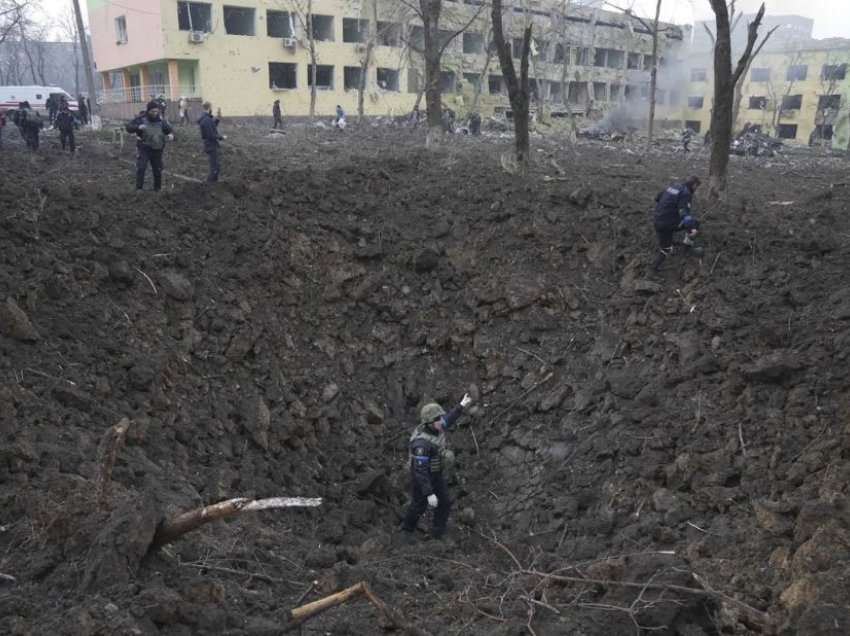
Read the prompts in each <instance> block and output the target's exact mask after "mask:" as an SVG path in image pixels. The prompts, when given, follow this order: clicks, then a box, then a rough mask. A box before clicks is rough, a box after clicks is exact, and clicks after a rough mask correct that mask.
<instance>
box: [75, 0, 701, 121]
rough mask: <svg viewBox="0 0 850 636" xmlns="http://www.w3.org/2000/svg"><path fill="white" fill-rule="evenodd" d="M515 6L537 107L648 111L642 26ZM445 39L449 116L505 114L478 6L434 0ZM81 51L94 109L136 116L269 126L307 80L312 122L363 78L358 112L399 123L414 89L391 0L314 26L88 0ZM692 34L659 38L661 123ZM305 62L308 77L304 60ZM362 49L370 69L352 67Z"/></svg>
mask: <svg viewBox="0 0 850 636" xmlns="http://www.w3.org/2000/svg"><path fill="white" fill-rule="evenodd" d="M564 4H565V3H563V2H558V1H556V0H552V1H547V0H518V1H516V2H514V3H513V5H512V6H509V7H508V8H507V9H506V14H505V17H504V23H505V27H506V32H507V33H510V34H511V37H512V42H511V43H512V48H513V51H514V55H515V56H516V55H518V54H519V43H520V42H519V38H520V37H521V35H522V31H523V28H524V26H525V25H526V24H527V23H528V22H529V21H531V22H533V23H534V27H535V28H534V46H533V53H534V55H533V57H532V60H531V74H532V76H533V77H534V80H533V81H532V87H531V88H532V92H533V93H534V100H535V107H541V106H542V107H543V108H545V109H547V110H551V111H553V112H555V113H573V114H580V115H582V116H589V117H595V116H597V115H599V114H600V113H603V112H604V111H606V110H610V109H611V108H613V107H614V106H616V105H619V104H627V105H628V107H629V108H633V109H634V111H635V113H636V114H637V113H638V112H639V111H640V110H641V109H642V108H643V106H642V105H643V104H646V103H647V102H648V96H649V71H650V69H651V67H652V65H653V57H652V28H651V22H650V21H648V20H647V21H643V20H640V19H638V18H636V17H634V16H632V15H628V14H623V13H617V12H611V11H604V10H601V9H600V8H599V6H600V3H598V2H591V3H581V4H580V6H579V3H567V7H566V10H564V9H563V7H564ZM443 5H444V8H443V13H442V17H441V25H440V26H441V29H442V32H443V34H444V36H445V37H448V36H449V35H450V34H452V33H454V32H455V31H457V30H458V29H459V28H460V27H462V26H463V25H465V24H467V23H469V21H470V19H471V18H473V17H474V18H475V19H474V20H472V22H471V24H470V25H469V27H468V28H467V29H466V31H465V32H464V33H462V34H460V35H459V36H458V37H457V38H455V39H454V40H453V41H452V42H451V43H450V44H449V45H448V46H447V48H446V50H445V54H444V56H443V70H442V77H441V82H442V87H443V90H444V93H445V97H444V101H445V103H446V104H447V105H450V106H451V107H452V108H455V109H456V110H458V111H459V112H460V113H461V114H463V113H464V112H465V110H468V108H469V107H470V105H471V104H472V103H473V102H476V103H477V105H478V110H480V111H481V112H482V113H484V114H490V113H492V112H496V111H500V110H504V109H506V108H507V105H508V100H507V92H506V87H505V83H504V81H503V78H502V74H501V69H500V67H499V62H498V58H497V56H496V54H495V51H494V49H493V46H492V43H491V41H490V37H491V34H492V29H491V25H490V15H489V9H487V8H484V7H483V6H482V4H481V3H480V2H478V1H476V0H464V1H463V2H461V1H459V0H455V1H451V0H445V1H444V3H443ZM88 6H89V15H90V16H91V30H92V42H93V48H94V56H95V61H96V64H97V68H98V70H99V72H100V77H101V81H102V84H103V89H104V96H105V98H104V102H105V111H106V113H107V114H114V115H116V116H123V115H129V114H132V113H134V112H137V107H138V104H139V103H141V102H144V101H145V100H146V99H147V98H148V97H149V96H150V95H154V94H164V95H166V96H167V97H170V98H171V99H177V98H178V97H180V96H186V97H189V98H203V99H209V100H211V101H212V102H214V103H215V104H216V106H220V107H221V108H222V109H223V111H224V112H226V113H227V114H229V115H236V116H251V115H267V114H268V113H269V109H270V104H271V103H272V102H273V101H274V100H275V99H280V100H281V102H282V104H283V106H284V111H285V112H286V113H287V114H288V115H306V114H308V113H309V108H310V93H311V86H312V84H313V83H314V82H315V84H316V89H317V90H316V92H317V108H316V110H317V112H318V113H319V114H330V113H332V112H333V111H334V108H335V106H336V105H337V104H340V105H342V106H343V108H345V109H346V110H349V111H351V110H355V109H356V106H357V89H358V88H359V86H360V84H361V80H362V78H363V74H364V73H365V74H366V77H365V87H366V89H365V92H366V99H365V111H366V113H367V114H370V115H387V114H398V113H402V112H408V111H409V110H410V109H412V107H413V105H414V104H415V103H416V101H417V98H418V96H419V94H420V93H421V91H422V89H423V86H424V72H423V64H422V55H421V49H422V44H423V40H424V38H423V32H422V25H421V22H420V21H419V20H418V19H417V18H416V16H415V14H414V13H413V12H412V11H411V10H410V9H409V8H408V7H407V6H405V4H404V3H400V2H397V1H396V0H375V4H374V5H373V0H313V2H312V15H310V16H308V15H307V14H306V13H305V11H304V3H302V2H297V1H295V0H256V1H254V2H251V1H246V0H240V2H239V3H238V4H233V3H232V0H224V1H221V0H214V1H212V2H201V1H198V2H195V1H193V2H186V1H183V0H164V2H161V3H159V4H154V5H150V3H147V2H144V3H143V2H142V0H125V1H124V2H123V3H122V4H120V5H119V4H115V3H106V2H103V1H102V0H89V4H88ZM689 41H690V27H680V26H677V25H673V24H661V25H660V29H659V49H658V50H659V55H658V57H659V65H660V67H661V69H662V71H661V75H660V76H661V78H662V80H661V83H660V84H659V91H658V96H657V97H658V103H659V119H661V120H662V121H663V120H664V119H665V118H666V117H667V116H668V115H670V116H672V114H675V121H674V122H671V125H676V126H679V125H681V120H680V119H679V114H680V112H681V108H682V100H683V98H684V97H683V95H682V94H681V92H680V91H678V90H677V88H676V86H675V85H670V86H666V85H665V83H664V77H665V76H666V75H665V73H664V69H665V68H666V67H668V66H677V65H679V64H681V62H682V60H683V59H684V57H685V55H686V51H685V47H686V46H687V43H688V42H689ZM311 45H312V47H314V49H315V52H316V56H315V59H316V68H315V73H314V72H311V66H312V65H311V55H310V49H311ZM369 50H371V55H370V63H369V65H368V67H364V64H363V60H364V57H365V56H366V54H367V51H369Z"/></svg>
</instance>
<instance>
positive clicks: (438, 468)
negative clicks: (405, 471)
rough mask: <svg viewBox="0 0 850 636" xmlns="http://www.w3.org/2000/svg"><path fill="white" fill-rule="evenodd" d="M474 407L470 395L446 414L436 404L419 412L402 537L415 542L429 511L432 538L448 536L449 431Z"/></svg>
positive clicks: (412, 450)
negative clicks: (422, 519) (417, 532)
mask: <svg viewBox="0 0 850 636" xmlns="http://www.w3.org/2000/svg"><path fill="white" fill-rule="evenodd" d="M470 404H472V398H471V397H469V394H468V393H467V394H466V395H464V396H463V399H462V400H461V401H460V404H458V405H457V406H456V407H454V408H453V409H452V410H451V411H449V412H448V413H446V411H445V410H443V407H442V406H440V405H439V404H437V403H436V402H429V403H428V404H426V405H425V406H423V407H422V410H421V411H420V412H419V426H417V427H416V428H415V429H414V431H413V433H412V434H411V436H410V445H409V448H410V473H411V477H412V478H413V489H412V494H413V501H412V502H411V504H410V507H409V508H408V509H407V514H405V516H404V521H402V524H401V529H402V536H403V537H404V539H405V541H407V542H408V543H411V542H413V533H414V531H415V530H416V524H417V523H418V522H419V517H421V516H422V513H424V512H425V510H426V509H428V508H433V509H434V527H433V530H432V533H431V534H432V536H433V537H434V538H435V539H442V538H443V536H444V535H445V534H446V524H447V523H448V520H449V511H450V509H451V500H450V499H449V491H448V488H447V487H446V477H445V471H446V468H447V466H446V464H447V463H448V462H449V461H451V458H453V455H451V451H450V450H449V449H448V445H447V443H446V431H451V430H452V429H453V428H454V426H455V423H456V422H457V421H458V419H460V416H461V415H462V414H463V411H464V409H466V408H467V407H468V406H469V405H470Z"/></svg>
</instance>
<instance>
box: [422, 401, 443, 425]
mask: <svg viewBox="0 0 850 636" xmlns="http://www.w3.org/2000/svg"><path fill="white" fill-rule="evenodd" d="M445 414H446V412H445V411H444V410H443V407H442V406H440V405H439V404H437V403H436V402H429V403H428V404H426V405H425V406H423V407H422V410H421V411H419V423H420V424H430V423H431V422H433V421H434V420H436V419H437V418H438V417H440V416H442V415H445Z"/></svg>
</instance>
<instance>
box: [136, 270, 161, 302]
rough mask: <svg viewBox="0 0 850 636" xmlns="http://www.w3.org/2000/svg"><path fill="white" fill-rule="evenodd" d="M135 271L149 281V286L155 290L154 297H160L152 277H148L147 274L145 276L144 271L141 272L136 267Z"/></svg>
mask: <svg viewBox="0 0 850 636" xmlns="http://www.w3.org/2000/svg"><path fill="white" fill-rule="evenodd" d="M135 270H136V271H137V272H139V273H140V274H141V275H142V276H144V277H145V280H146V281H148V284H149V285H150V286H151V289H152V290H153V295H154V296H156V295H158V292H157V291H156V285H154V284H153V281H152V280H151V277H150V276H148V275H147V274H145V273H144V272H143V271H142V270H140V269H139V268H138V267H136V268H135Z"/></svg>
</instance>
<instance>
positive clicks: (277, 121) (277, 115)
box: [272, 99, 283, 129]
mask: <svg viewBox="0 0 850 636" xmlns="http://www.w3.org/2000/svg"><path fill="white" fill-rule="evenodd" d="M272 117H274V126H272V128H273V129H276V128H277V127H278V126H280V127H281V128H283V113H281V111H280V100H279V99H276V100H274V105H273V106H272Z"/></svg>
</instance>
